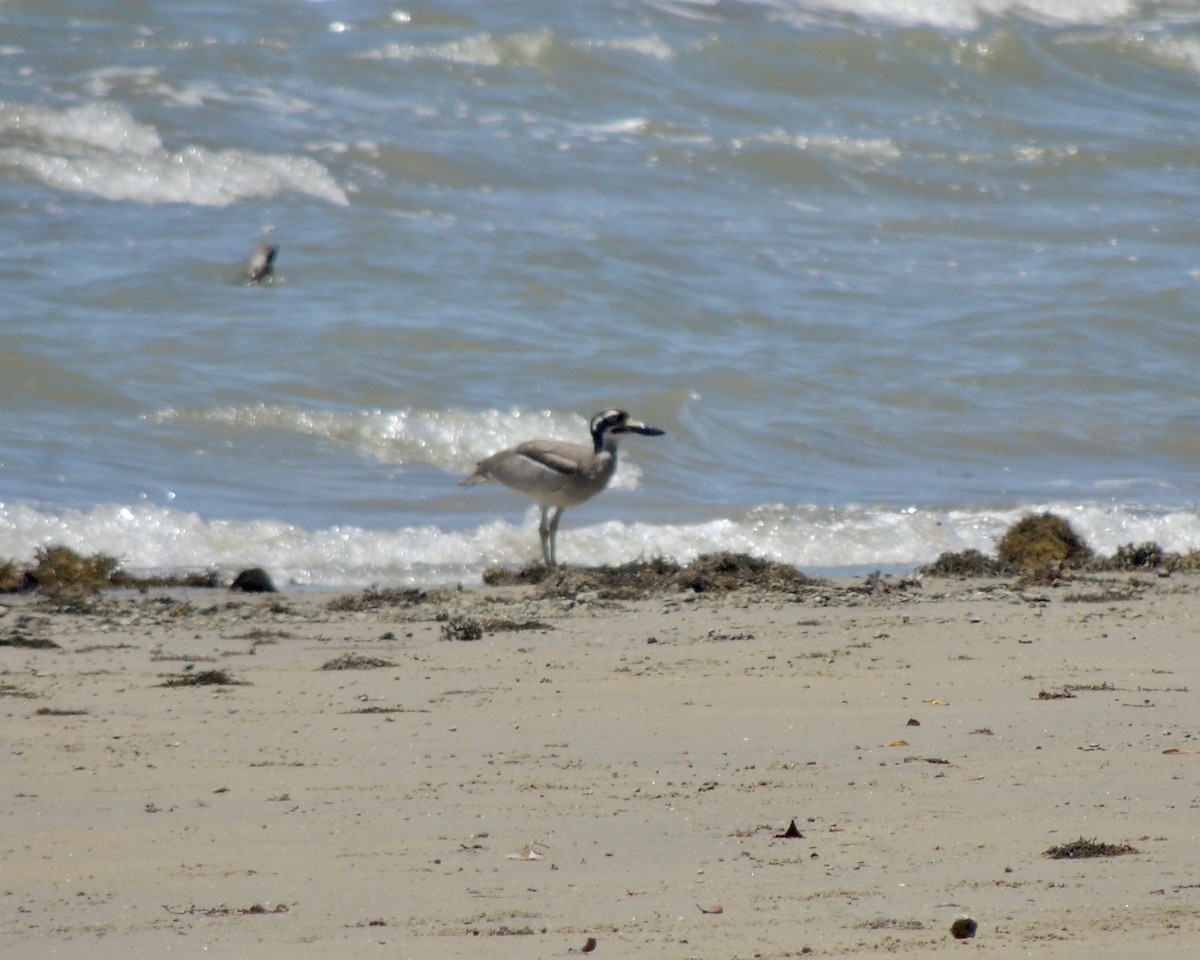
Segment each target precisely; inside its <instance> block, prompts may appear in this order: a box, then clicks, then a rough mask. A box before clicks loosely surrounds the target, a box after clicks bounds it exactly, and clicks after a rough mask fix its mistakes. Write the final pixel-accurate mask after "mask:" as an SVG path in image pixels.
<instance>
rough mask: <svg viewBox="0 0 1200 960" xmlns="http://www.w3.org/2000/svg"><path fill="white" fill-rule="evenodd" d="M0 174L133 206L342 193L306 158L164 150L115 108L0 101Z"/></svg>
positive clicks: (335, 197)
mask: <svg viewBox="0 0 1200 960" xmlns="http://www.w3.org/2000/svg"><path fill="white" fill-rule="evenodd" d="M0 135H3V138H4V140H5V141H6V142H5V145H4V146H3V147H0V174H3V172H4V171H5V170H6V169H7V170H11V171H15V172H19V173H21V174H24V175H26V176H29V177H32V178H34V179H36V180H39V181H40V182H42V183H44V184H45V185H46V186H48V187H53V188H55V189H58V190H63V191H66V192H79V193H90V194H95V195H97V196H100V197H104V198H105V199H107V200H132V201H136V202H139V203H190V204H196V205H199V206H226V205H228V204H231V203H235V202H237V201H239V200H247V199H250V198H258V199H268V198H271V197H275V196H277V195H279V194H280V193H284V192H287V191H294V192H296V193H307V194H310V195H311V196H314V197H317V198H319V199H322V200H327V201H329V202H330V203H334V204H337V205H339V206H345V205H346V204H348V203H349V202H350V201H349V198H348V197H347V196H346V192H345V191H344V190H343V189H342V188H341V186H339V185H338V183H337V181H336V180H335V179H334V177H333V175H332V174H331V173H330V172H329V170H328V169H326V168H325V167H324V166H323V165H322V164H321V163H319V162H318V161H316V160H314V159H312V158H311V157H306V156H297V155H292V154H266V153H256V152H255V151H252V150H245V149H240V148H233V147H230V148H224V149H218V150H213V149H209V148H206V147H200V146H190V145H189V146H184V147H182V148H181V149H179V150H169V149H168V148H167V147H166V146H165V145H164V144H163V142H162V140H161V138H160V137H159V135H158V131H157V130H155V129H154V128H153V127H151V126H149V125H147V124H143V123H139V122H138V121H137V120H135V119H134V117H133V115H132V114H131V113H130V112H129V111H128V110H126V109H125V108H124V107H122V106H120V105H119V104H115V103H109V102H95V103H86V104H82V105H80V106H75V107H67V108H65V109H62V110H56V109H53V108H50V107H43V106H38V105H35V104H22V103H7V104H4V103H0Z"/></svg>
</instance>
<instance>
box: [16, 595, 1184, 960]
mask: <svg viewBox="0 0 1200 960" xmlns="http://www.w3.org/2000/svg"><path fill="white" fill-rule="evenodd" d="M0 611H2V613H0V643H2V644H3V645H0V712H2V714H3V718H4V723H3V732H2V734H0V737H2V741H3V766H2V770H3V774H2V777H3V786H2V788H0V789H2V791H3V797H4V803H3V811H2V812H0V877H2V882H0V903H2V905H3V914H2V917H3V922H2V925H0V955H3V956H4V957H6V958H14V960H17V958H19V960H24V958H50V957H64V958H88V960H103V958H121V960H128V958H130V957H149V956H156V957H161V956H166V955H170V956H183V957H192V956H197V957H199V956H209V957H237V958H243V960H245V958H251V960H253V958H279V957H284V956H286V957H289V958H297V960H302V958H345V957H350V956H354V957H375V956H378V957H388V958H398V957H405V958H409V957H411V958H441V957H478V956H487V957H500V958H507V957H521V958H525V957H540V958H541V957H557V956H571V955H575V954H581V953H584V952H589V953H592V954H594V955H595V956H597V957H638V958H690V957H697V958H706V960H713V958H749V957H762V958H782V957H798V956H816V957H820V956H856V955H864V954H872V953H893V954H901V955H914V956H927V955H931V954H937V953H943V952H949V951H955V952H960V951H970V952H971V953H972V954H986V955H988V956H995V957H1015V956H1037V957H1049V958H1085V957H1086V958H1088V960H1095V958H1098V957H1112V958H1117V957H1120V958H1127V957H1129V956H1131V955H1133V954H1134V953H1135V952H1140V953H1141V954H1143V955H1145V956H1151V957H1155V958H1176V957H1178V958H1183V957H1192V956H1195V955H1196V951H1197V950H1200V909H1198V907H1200V854H1198V852H1197V851H1200V845H1198V842H1197V841H1198V835H1200V810H1198V809H1197V808H1198V807H1200V705H1198V704H1197V691H1200V676H1197V673H1198V671H1200V658H1197V656H1196V642H1197V630H1198V628H1200V577H1197V576H1195V575H1178V574H1176V575H1174V576H1156V575H1154V574H1143V575H1140V576H1130V575H1105V576H1089V577H1078V578H1076V579H1074V580H1072V581H1070V582H1067V583H1063V584H1059V585H1053V586H1044V587H1021V586H1018V585H1016V584H1014V582H1013V581H1012V580H1003V579H995V580H992V579H988V580H984V579H966V580H951V579H931V578H926V579H924V580H921V581H915V580H914V581H907V580H896V579H889V578H867V579H855V580H841V581H834V582H814V583H813V584H811V585H810V587H809V588H806V589H804V590H800V591H795V592H784V593H773V592H763V591H739V592H733V593H724V594H710V593H699V594H697V593H686V592H674V593H665V594H663V595H659V596H653V597H650V598H645V599H636V600H612V599H605V598H604V597H603V596H602V595H601V594H599V593H596V592H591V593H588V592H585V593H579V594H577V595H575V596H544V595H543V592H542V591H540V590H539V589H538V588H535V587H504V588H493V587H474V586H472V587H467V588H465V589H461V590H455V589H446V590H437V591H429V592H427V593H416V592H414V593H412V594H407V593H404V592H401V591H380V592H376V593H372V592H365V593H346V592H342V591H330V590H292V591H287V590H285V591H283V592H281V593H278V594H271V595H259V596H247V595H241V594H232V593H228V592H225V591H222V590H193V591H180V590H167V591H159V592H155V591H151V592H148V593H145V594H138V593H133V592H130V593H109V594H105V595H102V596H100V597H98V598H94V599H86V600H79V601H70V602H55V601H52V600H50V601H48V600H47V599H46V598H43V597H39V596H37V595H34V594H13V595H6V596H4V597H0ZM471 624H474V625H477V626H479V627H481V628H482V635H481V636H480V637H479V638H478V639H462V637H465V636H469V635H470V631H469V630H468V629H466V627H468V626H469V625H471ZM197 680H200V681H203V680H220V681H223V682H216V683H207V682H194V681H197ZM793 821H794V823H795V826H796V831H795V832H798V833H799V834H800V836H791V837H789V836H785V835H784V834H786V833H787V832H789V831H788V827H789V825H790V824H792V822H793ZM1078 839H1088V840H1093V839H1094V840H1096V841H1098V842H1101V843H1107V844H1113V845H1115V846H1117V847H1123V846H1125V845H1128V846H1129V847H1132V848H1133V851H1134V852H1127V853H1124V854H1122V855H1114V856H1106V857H1096V858H1068V859H1051V858H1048V857H1046V856H1045V855H1044V854H1045V852H1046V851H1047V850H1048V849H1050V848H1052V847H1055V846H1058V845H1063V844H1068V843H1070V842H1071V841H1075V840H1078ZM959 917H970V918H972V919H973V920H975V921H976V923H977V925H978V926H977V931H976V934H975V936H974V937H972V938H970V939H964V940H958V939H955V938H954V937H953V936H952V935H951V932H950V928H951V924H952V923H953V922H954V921H955V920H956V918H959Z"/></svg>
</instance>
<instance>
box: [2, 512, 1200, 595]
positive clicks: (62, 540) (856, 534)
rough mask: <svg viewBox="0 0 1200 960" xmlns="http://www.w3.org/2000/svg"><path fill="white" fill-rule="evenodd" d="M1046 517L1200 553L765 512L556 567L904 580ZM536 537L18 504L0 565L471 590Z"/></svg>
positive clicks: (567, 542) (1170, 526)
mask: <svg viewBox="0 0 1200 960" xmlns="http://www.w3.org/2000/svg"><path fill="white" fill-rule="evenodd" d="M1041 510H1051V511H1053V512H1055V513H1058V514H1060V515H1062V516H1065V517H1067V518H1068V519H1069V520H1070V521H1071V523H1072V525H1073V526H1074V527H1075V528H1076V530H1078V531H1079V533H1080V534H1081V535H1082V536H1083V537H1084V538H1085V539H1086V540H1087V541H1088V543H1089V544H1091V546H1092V547H1093V548H1094V549H1095V550H1096V551H1097V552H1098V553H1101V554H1110V553H1112V552H1114V551H1115V550H1116V549H1117V548H1118V547H1120V546H1122V545H1124V544H1127V543H1144V542H1148V541H1153V542H1156V543H1158V544H1159V545H1160V546H1161V547H1163V549H1165V550H1168V551H1180V552H1184V551H1188V550H1191V549H1193V548H1195V547H1197V546H1200V511H1197V510H1194V509H1189V510H1179V509H1173V510H1162V511H1155V510H1151V509H1147V508H1144V507H1124V506H1120V505H1113V504H1064V503H1047V504H1034V505H1025V506H1022V507H1011V508H1003V509H985V508H981V509H977V510H965V509H964V510H951V511H942V512H939V511H930V510H918V509H905V510H892V509H883V508H870V507H846V508H840V509H827V508H816V507H803V508H787V507H783V506H779V505H774V506H763V507H760V508H758V509H757V510H754V511H751V512H750V514H748V515H747V516H744V517H740V518H719V519H714V520H710V521H708V522H705V523H696V524H679V525H656V524H648V523H630V524H627V523H621V522H618V521H609V522H606V523H600V524H594V525H583V526H578V527H576V526H572V525H570V523H569V522H568V523H567V524H565V525H564V527H563V529H562V531H561V533H560V537H559V543H558V552H559V558H560V560H562V561H563V562H564V563H571V564H587V565H597V564H619V563H624V562H627V561H630V560H634V559H637V558H639V557H640V558H646V557H654V556H663V557H669V558H672V559H675V560H677V561H679V562H687V561H688V560H691V559H693V558H694V557H697V556H700V555H703V554H707V553H715V552H720V551H734V552H743V553H749V554H752V555H754V556H759V557H765V558H768V559H772V560H776V561H779V562H782V563H789V564H793V565H795V566H797V567H799V568H800V569H802V570H805V571H807V572H810V573H836V572H838V571H847V570H863V569H874V568H882V569H889V570H893V571H908V570H911V569H913V568H915V567H917V566H918V565H920V564H922V563H927V562H929V561H931V560H933V559H934V558H936V557H937V556H938V555H939V554H940V553H942V552H944V551H947V550H952V551H960V550H965V549H976V550H980V551H982V552H985V553H993V552H994V547H995V542H996V540H997V538H998V537H999V536H1000V535H1001V534H1002V533H1003V531H1004V530H1005V529H1006V528H1007V527H1008V526H1009V525H1011V524H1012V523H1013V522H1014V521H1015V520H1017V519H1018V518H1019V517H1021V516H1022V515H1023V514H1025V513H1027V512H1030V511H1041ZM536 523H537V520H536V510H530V511H529V512H528V513H527V514H526V516H525V518H524V520H523V521H522V522H521V523H519V524H510V523H507V522H504V521H491V522H488V523H485V524H482V525H480V526H477V527H475V528H471V529H462V530H443V529H440V528H438V527H436V526H433V525H428V526H419V527H402V528H399V529H367V528H364V527H357V526H335V527H328V528H324V529H319V530H305V529H303V528H301V527H298V526H295V525H293V524H288V523H284V522H281V521H277V520H267V519H263V520H254V521H229V520H213V519H205V518H202V517H200V516H199V515H197V514H195V513H190V512H186V511H181V510H174V509H171V508H169V507H162V506H156V505H150V504H139V505H136V506H126V505H119V504H101V505H99V506H96V507H93V508H92V509H90V510H85V511H81V510H45V509H39V508H37V507H35V506H32V505H28V504H20V503H15V504H0V557H5V558H10V557H11V558H18V559H29V558H32V556H33V554H34V552H35V550H36V549H37V548H38V547H42V546H47V545H50V544H62V545H64V546H67V547H70V548H72V549H74V550H77V551H79V552H81V553H85V554H90V553H95V552H100V553H106V554H108V555H110V556H116V557H118V558H120V559H121V561H122V565H123V567H124V569H126V570H128V571H130V572H134V573H151V572H159V573H161V572H185V571H196V570H206V569H216V570H218V571H220V572H221V573H222V574H223V575H224V576H225V577H226V579H229V578H230V577H231V576H232V574H233V573H235V572H236V571H237V570H239V569H242V568H244V567H247V566H262V567H265V568H266V569H267V570H268V571H270V573H271V574H272V576H273V577H274V578H275V579H276V580H277V581H278V582H279V583H281V584H299V585H324V586H367V585H370V584H373V583H415V584H435V583H449V582H455V581H460V580H467V581H472V580H476V579H477V578H478V576H479V574H480V572H481V571H482V569H483V568H484V567H486V566H490V565H493V564H504V565H508V566H519V565H523V564H525V563H527V562H529V561H530V560H532V559H534V558H535V555H536V554H537V534H536Z"/></svg>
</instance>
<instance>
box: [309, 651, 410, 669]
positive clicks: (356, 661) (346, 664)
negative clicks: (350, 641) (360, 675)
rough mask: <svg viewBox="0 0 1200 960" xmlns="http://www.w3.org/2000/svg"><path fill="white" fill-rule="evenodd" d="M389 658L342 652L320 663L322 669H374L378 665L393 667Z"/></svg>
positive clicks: (378, 666)
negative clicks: (383, 658)
mask: <svg viewBox="0 0 1200 960" xmlns="http://www.w3.org/2000/svg"><path fill="white" fill-rule="evenodd" d="M395 665H396V664H394V663H393V662H392V661H391V660H382V659H380V658H379V657H365V656H363V655H362V654H360V653H343V654H342V655H341V656H340V657H334V658H333V659H332V660H328V661H326V662H325V663H323V664H322V665H321V669H322V670H375V669H378V668H380V667H394V666H395Z"/></svg>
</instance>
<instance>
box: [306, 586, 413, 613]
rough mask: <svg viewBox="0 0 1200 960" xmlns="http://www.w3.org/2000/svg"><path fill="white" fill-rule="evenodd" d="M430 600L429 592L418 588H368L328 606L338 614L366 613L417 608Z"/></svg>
mask: <svg viewBox="0 0 1200 960" xmlns="http://www.w3.org/2000/svg"><path fill="white" fill-rule="evenodd" d="M430 599H431V597H430V594H429V592H428V591H425V590H420V589H418V588H416V587H402V588H401V587H387V588H382V589H381V588H379V587H368V588H367V589H366V590H364V591H362V593H349V594H346V595H345V596H341V597H334V598H333V599H332V600H330V601H329V603H328V604H327V605H326V606H327V607H328V609H330V610H332V611H334V612H338V613H365V612H366V611H368V610H380V609H382V608H383V607H415V606H416V605H417V604H419V603H425V602H426V601H427V600H430Z"/></svg>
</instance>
